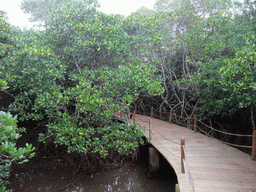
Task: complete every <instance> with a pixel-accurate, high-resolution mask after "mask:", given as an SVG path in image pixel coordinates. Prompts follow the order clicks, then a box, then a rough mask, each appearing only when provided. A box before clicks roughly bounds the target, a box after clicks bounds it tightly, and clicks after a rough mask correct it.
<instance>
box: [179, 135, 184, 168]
mask: <svg viewBox="0 0 256 192" xmlns="http://www.w3.org/2000/svg"><path fill="white" fill-rule="evenodd" d="M180 146H181V155H180V157H181V173H185V168H184V162H183V160H184V159H185V152H184V146H185V139H181V140H180Z"/></svg>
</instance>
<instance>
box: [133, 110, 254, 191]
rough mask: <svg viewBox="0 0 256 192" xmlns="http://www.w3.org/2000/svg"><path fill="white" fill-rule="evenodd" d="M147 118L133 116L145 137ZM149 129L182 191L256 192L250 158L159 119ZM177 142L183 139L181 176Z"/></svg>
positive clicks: (178, 143)
mask: <svg viewBox="0 0 256 192" xmlns="http://www.w3.org/2000/svg"><path fill="white" fill-rule="evenodd" d="M149 119H150V117H147V116H143V115H137V114H136V122H138V123H139V124H140V125H141V126H146V127H147V130H146V131H145V133H144V134H145V136H147V137H148V136H149V131H148V126H149ZM151 127H152V128H151V130H152V140H151V143H152V145H154V147H155V148H156V149H157V150H158V151H159V152H160V153H161V154H162V155H163V156H164V157H165V158H166V159H167V161H168V162H169V163H170V164H171V165H172V167H173V168H174V170H175V172H176V175H177V178H178V182H179V186H180V191H181V192H184V191H196V192H227V191H229V192H256V161H252V160H251V156H250V155H248V154H246V153H243V152H241V151H239V150H238V149H235V148H233V147H230V146H228V145H225V144H223V143H222V142H221V141H218V140H216V139H212V138H209V137H207V136H205V135H203V134H200V133H195V132H194V131H192V130H190V129H188V128H185V127H181V126H178V125H175V124H170V123H168V122H165V121H162V120H159V119H154V118H153V119H152V120H151ZM180 139H185V159H186V162H187V163H186V164H185V165H186V174H184V173H181V158H180V156H181V155H180V154H181V146H180Z"/></svg>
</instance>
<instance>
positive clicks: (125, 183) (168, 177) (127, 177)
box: [9, 163, 177, 192]
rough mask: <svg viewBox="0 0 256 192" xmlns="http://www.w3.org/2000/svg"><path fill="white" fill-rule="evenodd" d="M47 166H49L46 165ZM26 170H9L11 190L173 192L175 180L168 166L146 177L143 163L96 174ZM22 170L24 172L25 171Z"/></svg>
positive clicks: (39, 168)
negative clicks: (157, 174) (151, 176)
mask: <svg viewBox="0 0 256 192" xmlns="http://www.w3.org/2000/svg"><path fill="white" fill-rule="evenodd" d="M46 164H48V163H46ZM29 166H30V168H29V167H26V166H25V167H23V168H22V169H16V170H13V171H12V174H11V177H10V181H11V185H10V186H9V188H10V189H12V190H13V191H15V192H16V191H17V192H19V191H20V192H23V191H24V192H27V191H29V192H36V191H37V192H38V191H52V192H55V191H56V192H57V191H68V192H82V191H83V192H85V191H93V192H105V191H106V192H107V191H110V192H115V191H121V192H122V191H134V192H137V191H138V192H165V191H168V192H174V191H175V189H174V186H175V183H176V182H177V181H176V178H175V175H173V172H172V169H171V168H170V167H166V164H165V167H162V169H161V170H160V175H159V177H158V178H151V179H148V178H147V177H146V173H147V165H145V164H143V163H136V164H125V165H122V166H121V167H119V168H115V169H112V170H110V171H103V172H98V173H96V174H95V175H76V176H75V177H74V178H73V170H72V169H71V168H63V166H61V167H58V166H54V167H48V168H47V167H43V165H40V167H38V166H37V167H35V168H33V164H30V165H29ZM24 168H25V169H24Z"/></svg>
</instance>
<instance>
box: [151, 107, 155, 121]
mask: <svg viewBox="0 0 256 192" xmlns="http://www.w3.org/2000/svg"><path fill="white" fill-rule="evenodd" d="M153 115H154V114H153V106H152V107H151V118H153Z"/></svg>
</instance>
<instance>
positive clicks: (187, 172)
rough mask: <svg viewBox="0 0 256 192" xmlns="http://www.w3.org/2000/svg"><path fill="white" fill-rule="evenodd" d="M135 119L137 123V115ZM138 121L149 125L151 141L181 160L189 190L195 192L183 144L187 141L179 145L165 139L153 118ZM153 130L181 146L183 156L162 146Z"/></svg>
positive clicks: (183, 140) (182, 140) (182, 170)
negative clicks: (153, 122)
mask: <svg viewBox="0 0 256 192" xmlns="http://www.w3.org/2000/svg"><path fill="white" fill-rule="evenodd" d="M122 114H123V112H122V111H120V117H121V118H122V117H123V115H122ZM127 115H128V116H129V115H130V114H129V113H127ZM133 115H134V114H133ZM133 118H134V119H133V120H134V121H135V115H134V116H133ZM137 119H139V120H140V121H142V122H145V123H148V131H149V139H152V138H153V137H154V138H155V141H157V142H158V143H159V144H160V145H161V147H162V148H164V149H165V150H167V151H168V152H169V153H171V154H172V155H173V156H174V157H175V158H180V159H181V173H184V174H185V176H186V181H187V185H188V189H190V191H191V192H195V189H194V184H193V181H192V176H191V173H190V170H189V166H188V162H187V161H186V160H185V150H184V145H183V144H185V139H181V144H180V143H177V142H175V141H172V140H171V139H169V138H167V137H165V136H164V135H163V134H162V133H161V132H160V131H159V130H158V129H157V128H155V127H154V126H153V125H152V118H150V119H149V121H148V122H147V121H145V120H143V119H141V118H139V117H137ZM126 120H127V121H128V122H129V121H130V118H128V119H126ZM152 129H153V130H154V131H156V132H157V133H158V134H159V135H161V136H162V137H163V138H164V139H166V140H168V141H170V142H172V143H174V144H177V145H180V146H181V155H180V156H178V155H176V154H174V153H173V152H171V151H170V150H168V149H167V148H166V147H165V146H164V145H162V143H161V142H160V141H159V140H158V139H157V138H156V135H155V133H154V132H153V131H152Z"/></svg>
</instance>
